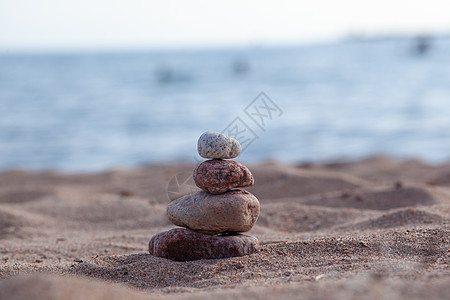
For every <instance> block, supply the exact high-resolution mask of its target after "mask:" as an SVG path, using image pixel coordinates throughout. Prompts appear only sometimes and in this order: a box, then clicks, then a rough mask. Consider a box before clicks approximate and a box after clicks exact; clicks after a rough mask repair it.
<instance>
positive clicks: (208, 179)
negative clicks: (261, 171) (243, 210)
mask: <svg viewBox="0 0 450 300" xmlns="http://www.w3.org/2000/svg"><path fill="white" fill-rule="evenodd" d="M193 177H194V182H195V184H196V185H197V186H198V187H199V188H201V189H202V190H205V191H207V192H210V193H211V194H222V193H225V192H226V191H228V190H231V189H233V188H243V187H248V186H252V185H253V184H254V182H255V181H254V179H253V175H252V173H251V172H250V170H249V169H248V168H247V167H246V166H244V165H243V164H240V163H238V162H235V161H232V160H207V161H204V162H202V163H201V164H200V165H198V166H197V167H196V168H195V169H194V175H193Z"/></svg>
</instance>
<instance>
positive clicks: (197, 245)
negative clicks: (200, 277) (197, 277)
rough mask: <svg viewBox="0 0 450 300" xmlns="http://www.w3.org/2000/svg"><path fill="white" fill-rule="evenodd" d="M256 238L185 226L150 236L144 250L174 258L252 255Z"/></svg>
mask: <svg viewBox="0 0 450 300" xmlns="http://www.w3.org/2000/svg"><path fill="white" fill-rule="evenodd" d="M257 247H258V239H257V238H255V237H253V236H247V235H240V234H239V235H225V236H218V235H209V234H204V233H200V232H195V231H192V230H189V229H185V228H175V229H172V230H169V231H165V232H161V233H158V234H157V235H154V236H153V237H152V238H151V239H150V242H149V244H148V252H149V253H150V254H151V255H154V256H157V257H163V258H168V259H172V260H176V261H190V260H198V259H217V258H227V257H236V256H244V255H249V254H252V253H253V252H255V251H256V250H257Z"/></svg>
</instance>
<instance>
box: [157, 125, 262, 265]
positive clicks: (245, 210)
mask: <svg viewBox="0 0 450 300" xmlns="http://www.w3.org/2000/svg"><path fill="white" fill-rule="evenodd" d="M198 153H199V154H200V156H201V157H203V158H207V159H208V160H206V161H204V162H202V163H201V164H200V165H198V166H197V167H196V168H195V170H194V175H193V176H194V181H195V184H196V185H197V186H198V187H199V188H201V189H202V191H199V192H196V193H193V194H190V195H186V196H183V197H181V198H179V199H176V200H174V201H172V202H171V203H170V204H169V205H168V207H167V215H168V217H169V220H170V221H171V222H172V223H173V224H175V225H177V226H181V227H184V228H176V229H172V230H169V231H166V232H162V233H159V234H157V235H155V236H153V237H152V238H151V240H150V243H149V252H150V254H152V255H154V256H159V257H164V258H169V259H173V260H177V261H189V260H197V259H212V258H226V257H235V256H244V255H248V254H251V253H253V252H255V251H256V247H257V246H258V239H257V238H255V237H253V236H248V235H242V234H240V233H242V232H246V231H249V230H250V229H251V228H252V227H253V225H254V224H255V222H256V220H257V219H258V216H259V207H260V206H259V201H258V199H257V198H256V197H255V196H253V195H252V194H251V193H249V192H247V191H245V190H242V189H239V188H243V187H249V186H252V185H253V183H254V179H253V175H252V173H251V172H250V170H249V169H248V168H247V167H246V166H244V165H242V164H240V163H238V162H236V161H232V160H226V159H231V158H235V157H237V156H238V155H239V154H240V153H241V145H240V144H239V142H238V141H237V140H235V139H233V138H231V137H228V136H225V135H223V134H220V133H217V132H212V131H208V132H205V133H204V134H202V135H201V136H200V139H199V140H198Z"/></svg>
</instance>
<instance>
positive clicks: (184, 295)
mask: <svg viewBox="0 0 450 300" xmlns="http://www.w3.org/2000/svg"><path fill="white" fill-rule="evenodd" d="M193 168H194V165H187V164H186V165H181V164H179V165H165V166H147V167H142V168H138V169H114V170H111V171H109V172H106V173H99V174H63V173H59V172H56V171H47V172H39V173H37V172H29V171H23V170H13V171H7V172H2V173H0V279H1V280H0V299H154V298H168V299H170V298H181V299H198V298H200V299H209V298H211V297H216V298H221V299H222V298H225V299H236V298H260V299H280V297H282V298H295V299H424V298H426V299H448V295H450V267H449V263H450V252H449V251H450V244H449V239H450V234H449V233H450V226H449V220H450V164H442V165H437V166H435V165H429V164H426V163H423V162H420V161H415V160H408V161H400V160H395V159H392V158H389V157H373V158H370V159H367V160H363V161H358V162H336V163H329V164H303V165H285V164H281V163H275V162H273V163H265V164H259V165H253V166H252V165H250V166H249V168H250V169H251V170H252V172H253V174H254V176H255V186H254V187H251V188H249V189H248V190H249V191H251V192H252V193H254V194H255V195H256V196H257V197H258V199H259V200H260V202H261V215H260V218H259V220H258V222H257V223H256V226H255V227H254V228H253V229H252V230H251V231H250V232H249V234H251V235H254V236H256V237H258V238H259V240H260V243H261V246H260V248H259V250H258V252H257V253H255V254H253V255H250V256H245V257H238V258H229V259H217V260H199V261H192V262H174V261H170V260H167V259H163V258H157V257H153V256H151V255H149V254H147V244H148V241H149V239H150V237H151V236H152V235H154V234H156V233H158V232H161V231H165V230H168V229H171V228H175V226H174V225H172V224H171V223H170V222H169V221H168V220H167V217H166V215H165V209H166V206H167V204H168V203H169V201H170V200H169V197H168V193H167V189H168V183H169V181H170V180H171V178H173V176H175V175H176V174H188V173H189V172H192V170H193ZM180 178H181V177H180ZM170 189H171V190H172V192H174V191H173V187H170ZM191 190H192V188H191V187H189V186H184V187H183V188H182V189H181V190H180V191H175V192H179V193H180V194H183V192H189V191H191ZM172 196H173V193H172Z"/></svg>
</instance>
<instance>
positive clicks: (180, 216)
mask: <svg viewBox="0 0 450 300" xmlns="http://www.w3.org/2000/svg"><path fill="white" fill-rule="evenodd" d="M167 216H168V217H169V220H170V221H171V222H172V223H173V224H175V225H178V226H181V227H186V228H190V229H192V230H195V231H200V232H204V233H208V234H217V233H223V232H246V231H249V230H250V229H252V227H253V225H254V224H255V222H256V220H257V219H258V216H259V201H258V199H257V198H256V197H255V196H253V195H252V194H251V193H249V192H247V191H244V190H231V191H228V192H226V193H224V194H220V195H213V194H210V193H208V192H205V191H200V192H197V193H194V194H190V195H186V196H183V197H181V198H179V199H177V200H174V201H172V202H170V203H169V205H168V206H167Z"/></svg>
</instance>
